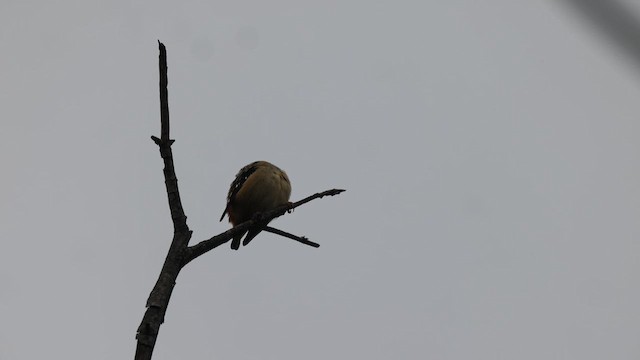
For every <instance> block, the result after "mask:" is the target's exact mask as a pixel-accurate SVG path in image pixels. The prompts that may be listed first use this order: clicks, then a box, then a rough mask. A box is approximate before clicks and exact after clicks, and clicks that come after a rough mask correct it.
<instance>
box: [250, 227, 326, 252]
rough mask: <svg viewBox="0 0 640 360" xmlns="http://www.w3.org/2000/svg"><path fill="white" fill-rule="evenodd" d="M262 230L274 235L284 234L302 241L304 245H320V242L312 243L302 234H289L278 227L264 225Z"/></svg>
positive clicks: (315, 246)
mask: <svg viewBox="0 0 640 360" xmlns="http://www.w3.org/2000/svg"><path fill="white" fill-rule="evenodd" d="M262 230H264V231H266V232H270V233H273V234H276V235H280V236H284V237H286V238H289V239H291V240H295V241H297V242H299V243H303V244H305V245H309V246H313V247H314V248H319V247H320V244H318V243H314V242H313V241H311V240H309V239H307V238H306V237H304V236H296V235H293V234H290V233H288V232H286V231H282V230H280V229H276V228H272V227H271V226H265V227H264V228H262Z"/></svg>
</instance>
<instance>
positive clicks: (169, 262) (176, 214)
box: [135, 41, 344, 360]
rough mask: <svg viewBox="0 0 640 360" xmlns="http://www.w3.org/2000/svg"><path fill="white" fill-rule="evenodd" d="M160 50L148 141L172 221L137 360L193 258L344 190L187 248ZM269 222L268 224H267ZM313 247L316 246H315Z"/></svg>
mask: <svg viewBox="0 0 640 360" xmlns="http://www.w3.org/2000/svg"><path fill="white" fill-rule="evenodd" d="M158 46H159V48H160V56H159V68H160V128H161V135H160V138H158V137H156V136H152V137H151V139H152V140H153V141H154V142H155V143H156V145H158V147H159V148H160V156H161V157H162V160H163V162H164V169H163V173H164V181H165V186H166V189H167V198H168V200H169V210H170V211H171V219H172V221H173V240H172V241H171V246H170V247H169V251H168V252H167V258H166V259H165V261H164V264H163V265H162V270H161V271H160V275H159V276H158V280H157V282H156V284H155V286H154V287H153V290H152V291H151V294H150V295H149V298H148V299H147V310H146V311H145V314H144V317H143V318H142V322H141V323H140V326H139V327H138V332H137V335H136V339H137V340H138V343H137V346H136V354H135V359H136V360H151V356H152V354H153V349H154V347H155V344H156V340H157V338H158V332H159V331H160V325H162V323H163V322H164V316H165V314H166V312H167V307H168V305H169V299H170V298H171V293H172V292H173V288H174V286H175V284H176V279H177V278H178V274H179V273H180V270H182V268H183V267H184V266H185V265H186V264H187V263H189V262H190V261H191V260H193V259H195V258H196V257H198V256H200V255H202V254H204V253H206V252H207V251H209V250H211V249H214V248H216V247H218V246H220V245H222V244H224V243H226V242H227V241H229V240H231V239H232V238H233V236H235V235H238V234H240V233H243V232H245V231H247V230H248V229H249V228H251V227H255V226H264V225H263V224H265V222H264V221H265V220H271V219H273V218H276V217H278V216H282V215H283V214H284V213H285V212H287V211H291V210H293V209H294V208H296V207H298V206H300V205H302V204H305V203H307V202H309V201H311V200H313V199H317V198H321V197H323V196H327V195H337V194H339V193H341V192H343V191H344V190H336V189H333V190H328V191H325V192H322V193H317V194H314V195H312V196H309V197H307V198H305V199H303V200H300V201H298V202H296V203H290V204H286V205H283V206H280V207H278V208H276V209H273V210H271V211H268V212H265V213H263V214H259V215H256V216H254V218H253V219H251V220H249V221H247V222H244V223H242V224H240V225H238V226H236V227H234V228H233V229H230V230H228V231H226V232H224V233H222V234H219V235H216V236H214V237H212V238H211V239H209V240H205V241H202V242H200V243H198V244H196V245H194V246H191V247H188V244H189V240H190V239H191V234H192V232H191V230H189V226H188V225H187V216H186V215H185V213H184V209H183V208H182V201H181V200H180V192H179V191H178V178H177V177H176V173H175V168H174V166H173V152H172V150H171V145H172V144H173V142H174V140H172V139H171V138H170V137H169V95H168V90H167V83H168V80H167V53H166V49H165V47H164V45H163V44H162V43H161V42H159V41H158ZM267 222H268V221H267ZM264 230H266V231H272V232H275V233H278V234H280V235H282V236H286V237H288V238H291V239H294V240H297V241H300V242H302V243H305V244H307V245H311V246H316V247H317V246H319V245H318V244H316V243H313V242H311V241H309V240H307V239H306V238H304V237H297V236H295V235H291V234H289V233H285V232H284V231H280V230H277V229H273V228H269V227H266V228H265V229H264ZM314 244H315V245H314Z"/></svg>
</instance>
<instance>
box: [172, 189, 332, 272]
mask: <svg viewBox="0 0 640 360" xmlns="http://www.w3.org/2000/svg"><path fill="white" fill-rule="evenodd" d="M343 191H345V190H341V189H331V190H327V191H323V192H321V193H315V194H313V195H311V196H308V197H306V198H304V199H302V200H300V201H297V202H295V203H289V204H285V205H282V206H279V207H277V208H275V209H273V210H269V211H266V212H264V213H262V214H260V216H259V217H260V218H261V219H260V220H259V221H258V219H256V217H254V218H252V219H251V220H249V221H245V222H243V223H242V224H240V225H238V226H235V227H234V228H232V229H231V230H228V231H225V232H223V233H222V234H219V235H216V236H214V237H212V238H210V239H208V240H204V241H201V242H199V243H198V244H196V245H193V246H189V247H188V248H187V250H186V254H185V257H184V261H185V264H186V263H189V262H190V261H192V260H193V259H195V258H197V257H198V256H200V255H202V254H204V253H206V252H208V251H210V250H212V249H215V248H217V247H218V246H220V245H222V244H224V243H226V242H227V241H229V240H231V239H232V238H233V237H234V236H235V235H237V234H240V233H243V232H245V231H247V230H248V229H249V228H251V227H254V226H256V225H259V224H260V223H265V222H267V223H268V222H269V221H271V220H273V219H275V218H277V217H280V216H282V215H284V213H286V212H287V211H291V210H293V209H295V208H297V207H298V206H300V205H304V204H306V203H308V202H309V201H311V200H314V199H320V198H323V197H325V196H334V195H338V194H340V193H341V192H343ZM264 230H266V229H264ZM267 231H269V230H267ZM279 235H283V234H279ZM283 236H284V235H283ZM292 236H295V235H292ZM287 237H288V236H287ZM294 240H296V241H300V238H296V239H294ZM300 242H302V243H303V244H304V243H306V242H304V241H300ZM307 242H308V243H306V244H307V245H310V246H314V245H312V244H315V245H318V244H316V243H314V242H311V241H308V240H307ZM319 246H320V245H318V246H314V247H319Z"/></svg>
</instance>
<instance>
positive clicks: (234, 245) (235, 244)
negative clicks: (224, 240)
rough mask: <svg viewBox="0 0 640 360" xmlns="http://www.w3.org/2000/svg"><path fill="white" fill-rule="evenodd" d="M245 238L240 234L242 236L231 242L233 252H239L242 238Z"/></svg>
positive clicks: (237, 236)
mask: <svg viewBox="0 0 640 360" xmlns="http://www.w3.org/2000/svg"><path fill="white" fill-rule="evenodd" d="M243 236H244V233H242V234H240V235H236V236H235V237H234V238H233V240H231V248H232V249H233V250H238V249H239V248H240V240H242V237H243Z"/></svg>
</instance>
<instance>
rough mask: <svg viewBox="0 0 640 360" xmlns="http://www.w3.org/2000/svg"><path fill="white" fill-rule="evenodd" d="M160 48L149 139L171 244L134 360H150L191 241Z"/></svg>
mask: <svg viewBox="0 0 640 360" xmlns="http://www.w3.org/2000/svg"><path fill="white" fill-rule="evenodd" d="M158 46H159V48H160V56H159V68H160V127H161V136H160V139H158V138H157V137H155V136H152V137H151V138H152V139H153V141H154V142H155V143H156V144H157V145H158V147H159V148H160V156H161V157H162V160H163V161H164V169H163V173H164V182H165V186H166V188H167V198H168V200H169V209H170V211H171V219H172V220H173V240H172V241H171V246H170V247H169V251H168V253H167V258H166V259H165V261H164V264H163V265H162V270H161V271H160V276H159V277H158V281H157V282H156V285H155V286H154V287H153V290H152V291H151V294H150V295H149V299H147V311H146V312H145V314H144V317H143V318H142V322H141V323H140V326H139V327H138V333H137V335H136V339H138V345H137V347H136V355H135V359H136V360H150V359H151V355H152V354H153V348H154V346H155V343H156V339H157V337H158V331H159V330H160V325H162V323H163V322H164V315H165V313H166V312H167V306H168V305H169V299H170V298H171V293H172V292H173V287H174V286H175V283H176V279H177V278H178V274H179V273H180V270H181V269H182V263H183V260H182V259H183V257H184V251H185V249H186V248H187V244H189V240H190V239H191V231H190V230H189V227H188V226H187V217H186V215H185V214H184V210H183V208H182V201H181V200H180V193H179V191H178V178H177V177H176V172H175V168H174V166H173V152H172V151H171V144H173V140H170V139H169V95H168V90H167V82H168V81H167V52H166V49H165V47H164V45H163V44H162V43H161V42H159V41H158Z"/></svg>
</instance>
